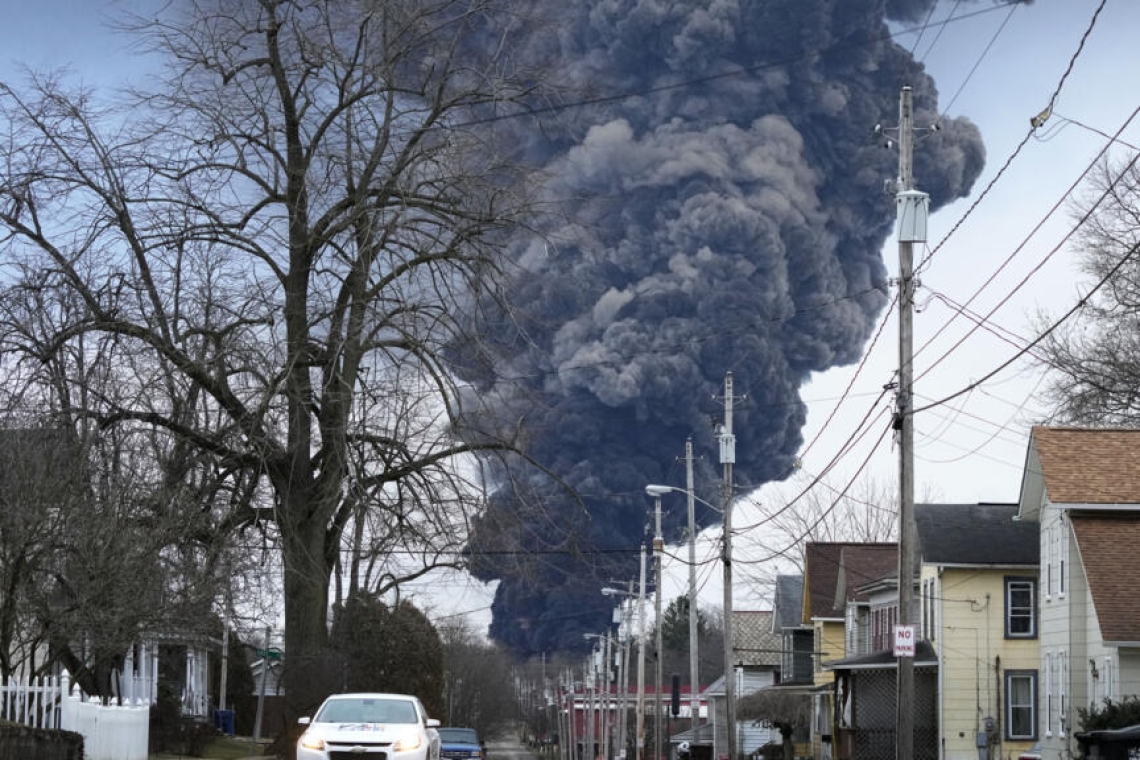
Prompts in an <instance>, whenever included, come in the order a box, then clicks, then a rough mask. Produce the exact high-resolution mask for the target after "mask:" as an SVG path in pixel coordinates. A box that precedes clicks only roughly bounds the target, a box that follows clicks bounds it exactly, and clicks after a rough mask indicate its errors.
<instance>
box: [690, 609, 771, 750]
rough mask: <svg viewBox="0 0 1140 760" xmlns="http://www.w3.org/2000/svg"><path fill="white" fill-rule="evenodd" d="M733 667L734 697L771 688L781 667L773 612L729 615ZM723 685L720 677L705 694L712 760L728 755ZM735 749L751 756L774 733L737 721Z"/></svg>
mask: <svg viewBox="0 0 1140 760" xmlns="http://www.w3.org/2000/svg"><path fill="white" fill-rule="evenodd" d="M732 641H733V646H732V651H733V668H732V673H731V674H730V675H731V677H732V678H735V679H736V680H735V683H734V686H735V687H736V688H735V690H736V696H737V698H740V697H745V696H747V695H749V694H753V693H755V692H756V691H759V690H760V689H763V688H765V687H768V686H772V685H773V684H775V683H776V682H777V680H778V675H777V674H778V672H779V665H780V639H779V637H778V636H776V635H775V634H774V633H773V631H772V612H771V611H770V610H764V611H739V610H734V611H733V613H732ZM724 687H725V682H724V676H723V675H722V676H721V677H720V678H718V679H717V680H715V681H713V682H712V683H711V684H709V686H708V688H706V689H705V691H704V695H705V698H706V699H707V700H708V704H709V718H710V722H711V723H712V725H713V754H712V756H713V757H714V758H719V757H724V756H726V755H728V732H727V728H726V727H727V720H726V719H725V688H724ZM735 730H736V749H737V752H738V753H739V754H741V755H750V754H751V753H753V752H755V751H756V750H757V749H759V748H760V747H762V746H764V745H765V744H768V743H769V742H770V741H771V739H772V736H773V735H775V732H773V731H770V730H769V727H768V726H766V725H756V724H754V723H753V722H752V721H741V720H738V721H737V724H736V729H735Z"/></svg>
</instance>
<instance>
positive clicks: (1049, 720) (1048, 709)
mask: <svg viewBox="0 0 1140 760" xmlns="http://www.w3.org/2000/svg"><path fill="white" fill-rule="evenodd" d="M1045 735H1046V736H1052V735H1053V653H1052V652H1046V653H1045Z"/></svg>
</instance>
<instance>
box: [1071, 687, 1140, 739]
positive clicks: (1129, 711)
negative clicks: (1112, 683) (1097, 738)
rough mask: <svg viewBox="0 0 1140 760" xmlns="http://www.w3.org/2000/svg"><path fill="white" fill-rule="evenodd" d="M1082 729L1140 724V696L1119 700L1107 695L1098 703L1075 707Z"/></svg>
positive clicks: (1098, 729) (1095, 729) (1097, 729)
mask: <svg viewBox="0 0 1140 760" xmlns="http://www.w3.org/2000/svg"><path fill="white" fill-rule="evenodd" d="M1077 715H1078V718H1079V720H1080V725H1081V730H1082V731H1102V730H1105V729H1113V728H1127V727H1128V726H1140V697H1136V696H1128V697H1124V698H1123V699H1121V700H1120V701H1114V700H1111V699H1108V698H1107V697H1106V698H1104V699H1103V700H1101V703H1100V705H1094V706H1093V707H1091V708H1089V709H1085V708H1083V707H1081V708H1078V709H1077Z"/></svg>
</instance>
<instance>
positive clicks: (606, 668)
mask: <svg viewBox="0 0 1140 760" xmlns="http://www.w3.org/2000/svg"><path fill="white" fill-rule="evenodd" d="M610 641H611V639H610V635H609V629H608V628H607V629H606V638H605V640H604V643H603V646H602V652H603V654H602V684H603V685H602V757H603V758H604V760H610V718H611V709H612V707H613V695H612V693H611V691H610V681H611V680H612V679H611V676H612V675H613V670H612V665H613V651H612V650H611V649H610Z"/></svg>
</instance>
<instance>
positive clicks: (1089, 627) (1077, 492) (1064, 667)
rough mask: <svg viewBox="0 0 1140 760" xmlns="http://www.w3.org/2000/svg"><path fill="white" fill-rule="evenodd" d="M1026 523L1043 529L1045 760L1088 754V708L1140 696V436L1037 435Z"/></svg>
mask: <svg viewBox="0 0 1140 760" xmlns="http://www.w3.org/2000/svg"><path fill="white" fill-rule="evenodd" d="M1017 516H1018V519H1020V520H1022V521H1025V522H1030V523H1032V524H1033V525H1035V526H1036V528H1037V534H1038V540H1039V550H1040V559H1041V571H1040V576H1039V577H1040V588H1039V589H1036V592H1037V593H1036V594H1034V599H1035V601H1037V602H1039V604H1040V608H1039V609H1034V610H1032V612H1033V613H1034V617H1033V618H1032V619H1031V624H1032V625H1036V626H1037V627H1038V629H1039V630H1038V641H1039V643H1040V661H1039V664H1038V667H1037V669H1036V673H1035V674H1033V673H1030V675H1035V677H1036V679H1037V689H1036V701H1035V703H1034V704H1033V705H1032V706H1028V705H1027V706H1026V708H1025V709H1026V710H1028V711H1029V712H1030V714H1031V716H1032V717H1033V718H1034V719H1035V720H1034V722H1035V723H1036V725H1037V733H1038V737H1039V738H1040V742H1041V748H1042V757H1044V758H1060V757H1072V756H1076V755H1077V753H1078V747H1077V742H1076V740H1075V738H1074V736H1073V734H1074V733H1075V732H1076V731H1080V730H1081V729H1082V726H1080V725H1078V722H1077V717H1078V713H1077V710H1078V708H1087V707H1089V706H1095V705H1097V704H1099V703H1100V702H1101V701H1102V700H1103V699H1106V698H1107V699H1113V700H1119V699H1120V698H1121V697H1123V696H1126V695H1136V694H1140V605H1137V604H1136V601H1135V599H1134V598H1133V594H1134V593H1135V584H1136V581H1135V579H1136V577H1137V571H1138V570H1140V559H1138V553H1137V552H1138V550H1137V547H1140V430H1127V429H1099V430H1097V429H1087V428H1072V427H1044V426H1040V427H1034V428H1033V429H1032V431H1031V433H1030V438H1029V446H1028V450H1027V452H1026V458H1025V467H1024V471H1023V474H1022V480H1021V493H1020V498H1019V500H1018V511H1017Z"/></svg>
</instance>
